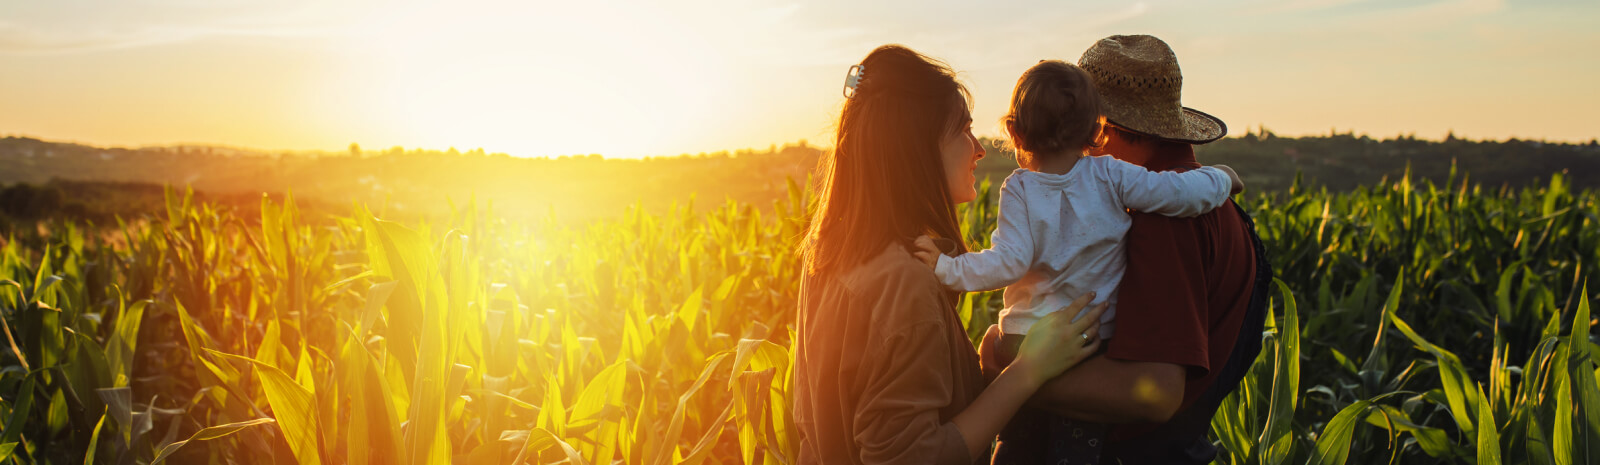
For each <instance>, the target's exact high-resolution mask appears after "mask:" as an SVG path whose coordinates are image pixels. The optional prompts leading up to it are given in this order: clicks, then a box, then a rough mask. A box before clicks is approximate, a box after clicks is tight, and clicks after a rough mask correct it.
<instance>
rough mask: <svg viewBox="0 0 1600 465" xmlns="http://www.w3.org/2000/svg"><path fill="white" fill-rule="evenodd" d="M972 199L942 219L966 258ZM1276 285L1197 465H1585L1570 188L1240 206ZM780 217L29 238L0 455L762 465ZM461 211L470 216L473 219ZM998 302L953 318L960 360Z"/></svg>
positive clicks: (784, 443)
mask: <svg viewBox="0 0 1600 465" xmlns="http://www.w3.org/2000/svg"><path fill="white" fill-rule="evenodd" d="M993 195H995V191H994V190H993V189H991V188H990V186H989V185H988V184H987V183H985V185H984V186H983V188H982V189H981V190H980V200H979V201H977V202H974V203H972V204H969V206H964V207H963V208H962V210H961V214H962V217H963V219H964V220H963V222H964V226H965V230H966V231H967V234H968V236H969V237H968V240H969V243H971V244H974V245H976V246H984V245H986V242H987V236H988V232H989V231H991V230H992V229H993V225H994V221H995V210H994V208H993V207H992V205H993V203H992V199H993V197H992V196H993ZM1239 201H1240V203H1241V204H1242V205H1244V206H1245V207H1246V209H1247V210H1249V211H1251V213H1252V215H1253V216H1254V217H1255V219H1256V222H1257V226H1258V229H1259V231H1260V233H1261V236H1262V239H1263V241H1264V243H1265V244H1266V246H1267V249H1268V250H1269V252H1270V254H1271V257H1270V259H1271V262H1272V263H1273V265H1274V267H1275V269H1276V271H1277V281H1276V284H1275V288H1274V289H1272V293H1273V295H1274V296H1275V297H1274V299H1273V303H1272V312H1273V316H1272V318H1269V319H1268V326H1269V328H1268V329H1267V331H1265V332H1264V333H1263V334H1262V337H1263V340H1264V344H1263V350H1262V354H1261V356H1260V357H1259V358H1258V359H1257V360H1256V361H1255V362H1254V365H1253V367H1252V369H1251V371H1250V373H1249V375H1248V376H1247V377H1246V379H1245V380H1244V381H1243V383H1242V384H1241V386H1240V388H1239V390H1238V391H1237V392H1236V393H1235V394H1234V395H1233V396H1231V397H1230V398H1228V399H1227V400H1226V401H1225V403H1224V405H1223V407H1222V408H1221V409H1220V410H1219V411H1218V413H1217V415H1216V416H1215V417H1214V418H1213V420H1212V434H1213V437H1214V439H1215V440H1216V441H1217V443H1218V444H1219V445H1220V446H1221V447H1222V449H1223V450H1224V451H1223V452H1222V454H1221V455H1220V456H1219V457H1218V459H1217V460H1218V462H1220V463H1231V464H1257V463H1269V464H1277V463H1296V464H1299V463H1315V464H1325V463H1335V464H1336V463H1476V464H1480V465H1488V464H1500V463H1508V464H1553V465H1566V464H1575V463H1600V387H1597V379H1600V370H1597V365H1596V360H1595V356H1596V354H1600V346H1596V345H1595V344H1594V343H1593V341H1592V337H1591V331H1590V326H1591V325H1592V324H1593V321H1592V318H1593V316H1592V315H1590V307H1589V306H1590V304H1591V302H1593V301H1595V299H1596V298H1597V296H1596V295H1594V294H1590V293H1589V292H1590V291H1589V290H1588V289H1589V288H1590V287H1589V286H1588V284H1589V283H1587V277H1589V276H1591V275H1593V273H1592V272H1591V269H1593V268H1594V267H1595V266H1597V265H1600V193H1596V192H1594V191H1575V190H1573V189H1570V188H1569V187H1568V186H1567V185H1566V184H1565V183H1564V181H1563V179H1562V177H1561V175H1559V174H1557V175H1554V176H1552V177H1551V178H1550V180H1549V182H1548V183H1546V184H1544V185H1542V186H1540V187H1537V188H1527V189H1521V190H1510V189H1504V188H1501V189H1495V188H1490V187H1483V186H1476V185H1472V184H1470V183H1469V182H1468V180H1467V179H1465V178H1464V177H1463V178H1460V179H1458V178H1456V177H1455V176H1453V175H1452V177H1451V179H1450V180H1449V181H1447V182H1446V183H1444V185H1435V184H1433V183H1431V182H1420V183H1417V182H1413V181H1412V180H1411V179H1410V178H1409V176H1406V177H1401V178H1399V179H1398V180H1396V181H1392V182H1391V181H1385V182H1380V183H1379V184H1377V185H1374V186H1370V187H1365V188H1360V189H1357V190H1354V191H1351V192H1342V193H1329V192H1325V191H1321V192H1307V191H1302V190H1301V189H1300V188H1299V187H1298V186H1297V187H1295V188H1292V189H1290V190H1289V191H1287V192H1280V193H1274V194H1258V195H1255V196H1253V197H1246V196H1241V197H1240V198H1239ZM810 202H811V197H810V194H809V193H807V192H806V190H805V189H803V188H801V187H800V184H799V183H795V182H793V181H791V182H790V184H789V197H788V198H787V199H785V200H781V201H778V202H776V203H775V204H773V205H747V204H739V203H736V202H732V201H729V202H728V203H726V204H723V205H721V206H719V207H717V208H714V209H710V210H709V211H706V212H705V213H695V212H696V209H694V208H693V207H692V205H684V206H680V207H676V208H673V209H672V210H671V211H669V212H667V213H664V214H649V213H646V212H644V211H643V209H640V208H636V209H634V210H632V211H630V212H629V213H627V214H626V215H623V216H621V217H619V218H617V219H613V220H607V221H602V222H597V223H592V224H587V225H566V224H561V223H558V222H555V221H547V222H539V223H533V224H513V223H509V222H506V221H504V220H500V219H498V218H497V217H496V215H495V214H494V211H493V209H492V207H491V206H480V205H478V204H477V203H476V202H473V203H469V204H467V205H465V206H461V207H458V208H457V209H456V211H455V212H454V213H453V214H452V215H451V217H450V218H448V220H447V221H441V223H442V224H399V223H394V222H389V221H384V220H382V219H381V218H383V217H384V214H383V213H382V212H381V211H379V212H373V211H369V210H368V209H367V207H365V206H359V205H357V206H355V207H354V208H353V211H352V212H351V213H350V214H349V216H345V217H339V218H334V219H332V220H326V221H324V220H316V221H311V220H308V219H306V218H303V217H302V216H301V214H300V213H299V212H298V211H297V210H296V208H295V204H294V202H293V200H292V199H289V200H286V201H283V202H273V201H271V200H267V199H263V202H262V207H261V214H260V217H259V218H253V217H252V218H242V217H240V216H237V215H235V214H234V213H233V212H232V211H231V210H230V209H227V208H223V207H218V206H215V205H207V204H197V203H195V202H193V201H192V200H191V198H190V197H189V196H187V195H184V194H182V193H178V192H170V193H169V195H168V199H167V209H166V212H165V215H157V216H155V217H147V218H138V219H129V220H128V222H125V223H119V224H117V225H87V224H70V223H65V222H47V223H45V224H42V225H41V226H40V227H39V228H38V229H37V230H36V231H33V230H30V231H22V232H19V233H16V234H14V235H13V236H12V237H7V238H6V239H5V244H4V246H3V248H0V313H3V318H0V322H3V323H4V327H3V329H4V330H5V332H6V339H5V340H4V341H0V344H3V346H0V366H3V370H0V421H3V422H4V423H3V428H4V429H3V430H0V462H6V463H17V464H66V463H116V464H145V463H156V462H174V463H302V464H313V463H331V464H354V465H365V464H400V463H405V464H423V463H426V464H433V463H536V464H548V463H571V464H611V463H625V464H666V463H673V464H678V463H688V464H699V463H764V464H781V463H791V462H793V461H794V459H795V456H796V450H797V447H798V438H797V436H796V434H797V433H796V429H795V427H794V424H793V419H792V417H791V414H790V410H789V406H790V405H791V393H792V389H793V376H794V375H793V372H792V371H791V365H790V361H791V358H790V353H789V346H790V341H791V340H792V339H793V331H794V330H793V328H792V325H793V322H794V320H795V315H794V309H795V306H796V297H797V293H798V275H797V273H798V270H799V266H798V263H797V257H796V254H795V244H796V242H797V240H798V239H799V237H800V235H801V234H802V231H804V227H805V221H806V220H805V212H806V211H807V208H808V206H809V205H810ZM491 205H492V204H491ZM999 301H1000V299H999V295H998V293H975V294H969V295H966V296H965V297H963V299H962V301H961V304H960V307H959V312H960V313H961V315H962V318H963V319H965V320H966V321H967V322H968V323H969V334H970V335H972V336H973V337H974V339H976V338H977V336H979V335H981V334H982V332H983V331H984V329H985V328H986V327H987V325H988V324H990V323H992V322H993V321H994V319H995V311H996V310H998V307H999Z"/></svg>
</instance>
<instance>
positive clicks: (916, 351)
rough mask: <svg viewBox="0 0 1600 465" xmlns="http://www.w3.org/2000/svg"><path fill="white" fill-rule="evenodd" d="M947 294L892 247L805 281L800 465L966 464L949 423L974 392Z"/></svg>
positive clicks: (799, 355)
mask: <svg viewBox="0 0 1600 465" xmlns="http://www.w3.org/2000/svg"><path fill="white" fill-rule="evenodd" d="M953 297H954V295H953V294H951V293H950V292H949V291H946V290H944V288H943V287H942V286H940V285H939V280H938V278H936V277H935V276H934V274H933V270H932V269H930V268H929V267H928V266H926V265H923V264H922V263H921V262H919V261H917V260H916V258H914V257H913V256H912V255H911V254H910V253H909V252H907V251H906V249H905V248H904V247H902V246H901V245H899V244H893V245H890V246H889V247H888V248H886V249H885V250H884V251H883V252H882V253H880V254H879V255H878V256H877V257H874V258H872V259H870V260H868V261H867V262H866V263H864V264H862V265H860V266H858V267H856V268H855V269H852V270H849V271H846V272H844V273H837V274H827V273H824V274H819V275H817V276H810V277H807V278H805V279H804V281H803V283H802V284H801V290H800V311H799V316H798V320H799V331H798V339H797V340H796V341H795V349H794V350H795V363H796V365H795V370H796V372H795V376H796V379H795V399H796V400H795V421H796V423H797V426H798V427H799V430H800V463H802V464H812V463H827V464H902V463H903V464H970V463H973V462H974V459H975V458H974V457H968V453H967V448H966V444H965V442H964V441H962V436H961V434H962V433H961V431H960V430H959V429H957V428H956V426H955V424H953V423H950V420H951V419H953V418H955V416H956V414H958V413H960V412H961V411H962V410H964V409H966V407H967V405H968V404H971V403H972V401H973V399H976V398H977V397H978V394H979V393H980V392H982V391H983V388H984V379H983V372H982V370H981V369H980V368H979V366H978V353H977V352H976V351H975V350H973V347H972V343H971V342H970V341H969V340H968V339H967V335H966V333H965V332H964V330H963V327H962V325H961V320H960V318H959V317H958V316H957V315H956V312H955V303H954V301H953Z"/></svg>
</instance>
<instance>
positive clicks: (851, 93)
mask: <svg viewBox="0 0 1600 465" xmlns="http://www.w3.org/2000/svg"><path fill="white" fill-rule="evenodd" d="M866 77H867V67H866V66H862V65H850V70H848V71H845V72H844V98H852V97H855V96H856V93H857V92H860V91H861V80H862V79H865V78H866Z"/></svg>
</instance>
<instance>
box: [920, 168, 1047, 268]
mask: <svg viewBox="0 0 1600 465" xmlns="http://www.w3.org/2000/svg"><path fill="white" fill-rule="evenodd" d="M1019 184H1020V183H1018V182H1015V181H1013V180H1012V179H1007V180H1006V183H1005V184H1004V185H1002V186H1001V187H1000V218H999V220H998V223H999V224H998V225H996V227H995V229H994V234H992V235H990V236H989V242H990V248H989V250H983V251H978V252H971V253H967V254H964V255H961V256H959V257H951V256H948V255H944V254H940V253H938V252H937V251H935V252H933V253H928V251H927V250H926V246H924V245H922V244H931V241H924V240H922V239H921V238H919V240H918V246H919V248H922V249H924V250H921V251H919V252H918V253H917V256H918V258H921V259H923V261H924V263H927V262H928V261H929V260H928V259H929V257H930V256H931V257H934V260H935V262H934V263H931V264H932V265H934V267H933V272H934V274H936V275H938V276H939V282H941V283H944V285H945V286H946V287H949V288H950V289H954V290H958V291H962V292H972V291H987V290H991V289H999V288H1002V287H1005V286H1008V285H1010V284H1011V283H1015V282H1017V280H1019V279H1022V275H1023V274H1025V273H1027V272H1028V268H1029V267H1030V266H1032V264H1033V235H1032V234H1030V233H1029V232H1028V208H1027V204H1026V203H1024V202H1023V195H1022V193H1021V192H1020V191H1021V190H1022V189H1021V187H1020V186H1019Z"/></svg>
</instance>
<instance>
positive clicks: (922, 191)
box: [801, 45, 971, 274]
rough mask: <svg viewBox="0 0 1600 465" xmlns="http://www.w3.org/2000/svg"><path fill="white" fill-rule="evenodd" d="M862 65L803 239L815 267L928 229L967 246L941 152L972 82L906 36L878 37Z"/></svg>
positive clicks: (842, 263)
mask: <svg viewBox="0 0 1600 465" xmlns="http://www.w3.org/2000/svg"><path fill="white" fill-rule="evenodd" d="M861 65H862V66H863V67H864V68H866V71H865V75H866V76H865V78H864V79H863V80H862V82H861V84H860V85H859V88H858V89H857V92H856V94H855V96H854V97H852V98H850V99H849V100H846V101H845V104H844V110H843V112H841V114H840V115H839V124H838V129H837V132H836V133H835V140H834V150H833V152H832V153H831V154H830V155H829V156H827V157H825V158H824V159H823V160H822V166H821V167H820V171H821V177H820V181H819V185H818V186H817V188H818V191H819V192H821V197H820V199H819V201H818V203H817V205H816V210H815V213H813V215H812V218H811V224H810V227H809V230H808V231H807V232H806V238H805V240H804V242H803V243H802V244H801V254H802V256H803V257H804V260H805V264H806V271H807V273H810V274H815V273H823V272H829V271H842V270H845V269H848V268H851V267H853V266H855V265H858V264H860V263H861V262H863V261H865V260H867V259H869V258H872V257H874V256H876V255H878V254H879V253H880V252H882V251H883V249H884V247H887V246H888V245H889V244H890V243H892V242H902V243H908V244H909V242H910V241H911V240H912V239H914V238H916V237H917V236H918V235H922V234H934V235H937V236H939V237H944V238H949V239H953V240H955V242H956V249H957V253H963V252H966V250H967V249H966V244H965V243H964V242H963V241H962V240H961V237H962V236H961V224H960V222H959V221H958V220H957V219H956V210H955V204H954V202H953V201H952V200H951V197H950V189H949V188H948V187H947V185H948V182H947V181H946V179H945V172H944V162H943V159H942V157H941V156H940V152H939V148H940V145H941V143H942V142H943V140H944V138H945V137H946V136H948V135H949V134H951V133H952V132H953V131H959V130H961V129H963V128H961V127H958V126H959V125H961V124H963V123H964V122H965V118H964V117H965V116H966V110H967V107H968V105H969V102H970V100H971V96H970V94H969V93H968V92H967V89H966V87H964V86H962V85H961V83H959V82H957V81H956V79H955V72H954V71H952V70H951V69H950V67H949V66H948V65H945V64H944V63H942V62H940V61H938V60H935V59H932V58H929V57H927V56H923V55H922V54H920V53H917V52H915V51H912V50H911V49H908V48H906V47H903V46H899V45H885V46H882V47H878V48H877V49H875V50H873V51H872V53H869V54H867V57H866V59H863V60H862V61H861Z"/></svg>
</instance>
